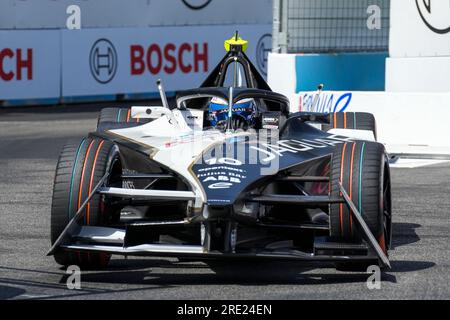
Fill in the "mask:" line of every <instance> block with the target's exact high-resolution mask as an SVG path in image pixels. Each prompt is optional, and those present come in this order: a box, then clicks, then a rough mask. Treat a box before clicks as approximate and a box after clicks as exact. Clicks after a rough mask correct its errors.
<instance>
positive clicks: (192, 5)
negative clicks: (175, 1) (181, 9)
mask: <svg viewBox="0 0 450 320" xmlns="http://www.w3.org/2000/svg"><path fill="white" fill-rule="evenodd" d="M182 1H183V3H184V4H185V5H186V7H188V8H189V9H192V10H201V9H203V8H205V7H206V6H207V5H208V4H210V3H211V1H212V0H182Z"/></svg>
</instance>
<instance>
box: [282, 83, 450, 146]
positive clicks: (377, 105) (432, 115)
mask: <svg viewBox="0 0 450 320" xmlns="http://www.w3.org/2000/svg"><path fill="white" fill-rule="evenodd" d="M316 94H317V93H316V92H301V93H299V94H293V95H292V96H291V97H290V100H291V112H295V111H299V110H301V111H314V112H325V113H327V112H352V111H353V112H357V111H358V112H369V113H372V114H373V115H374V116H375V119H376V121H377V134H378V140H379V141H380V142H382V143H384V144H386V148H387V150H388V152H391V153H419V154H450V140H449V139H448V137H449V135H450V130H449V126H448V123H447V122H446V121H445V119H449V118H450V108H449V106H450V93H387V92H358V91H353V92H343V91H324V92H323V93H322V94H321V95H320V97H319V99H318V102H317V103H316V104H313V101H314V99H315V97H316ZM443 119H444V120H443Z"/></svg>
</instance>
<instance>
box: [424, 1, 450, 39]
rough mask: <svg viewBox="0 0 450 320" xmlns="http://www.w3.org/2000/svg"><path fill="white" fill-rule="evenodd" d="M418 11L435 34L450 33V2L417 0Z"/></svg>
mask: <svg viewBox="0 0 450 320" xmlns="http://www.w3.org/2000/svg"><path fill="white" fill-rule="evenodd" d="M416 6H417V10H418V11H419V15H420V17H421V18H422V21H423V22H424V23H425V25H426V26H427V27H428V28H429V29H430V30H431V31H433V32H435V33H438V34H445V33H449V32H450V0H416Z"/></svg>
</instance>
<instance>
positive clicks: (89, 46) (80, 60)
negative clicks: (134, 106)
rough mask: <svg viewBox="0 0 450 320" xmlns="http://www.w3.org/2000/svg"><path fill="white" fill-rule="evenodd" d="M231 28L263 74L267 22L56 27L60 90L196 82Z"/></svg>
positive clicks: (142, 89) (106, 90)
mask: <svg viewBox="0 0 450 320" xmlns="http://www.w3.org/2000/svg"><path fill="white" fill-rule="evenodd" d="M235 30H239V32H240V35H241V36H242V37H243V38H244V39H246V40H248V41H249V47H248V50H247V52H246V53H247V55H248V56H249V58H250V59H251V60H252V62H254V64H255V65H256V66H257V67H258V68H259V70H260V71H261V73H262V74H263V75H264V74H265V73H266V68H267V54H268V52H269V51H270V50H271V43H272V41H271V36H270V33H271V25H238V26H197V27H155V28H121V29H82V30H64V31H62V51H63V60H62V71H63V74H62V95H63V96H65V97H67V96H86V95H101V94H121V93H124V94H125V93H146V92H156V91H157V89H156V85H155V83H156V80H157V79H159V78H161V79H162V80H163V82H164V84H165V88H166V90H168V91H175V90H180V89H187V88H194V87H197V86H199V85H200V84H201V83H202V81H203V80H204V79H205V77H206V76H207V75H208V74H209V73H210V72H211V70H212V69H213V68H214V67H215V65H216V64H217V63H218V62H219V61H220V59H221V58H222V57H223V56H224V55H225V49H224V47H223V42H224V40H225V39H229V38H231V37H232V35H233V33H234V31H235Z"/></svg>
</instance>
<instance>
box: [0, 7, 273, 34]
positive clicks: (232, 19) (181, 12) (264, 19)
mask: <svg viewBox="0 0 450 320" xmlns="http://www.w3.org/2000/svg"><path fill="white" fill-rule="evenodd" d="M72 5H77V6H78V7H79V18H80V23H81V28H83V29H85V28H136V27H149V26H183V25H188V26H193V25H194V26H195V25H226V24H230V25H233V24H270V23H272V0H244V1H243V0H128V1H125V0H83V1H74V0H51V1H50V0H46V1H43V0H41V1H36V0H6V1H5V0H2V1H1V5H0V6H1V8H0V29H48V28H56V29H61V28H62V29H64V28H66V22H67V20H69V21H70V20H72V19H71V16H72V15H73V14H74V13H73V12H74V11H73V10H72V9H70V8H69V7H70V6H72ZM68 8H69V10H68ZM67 11H68V12H67Z"/></svg>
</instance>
